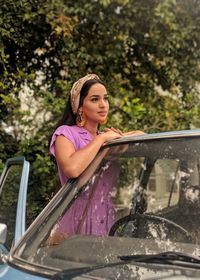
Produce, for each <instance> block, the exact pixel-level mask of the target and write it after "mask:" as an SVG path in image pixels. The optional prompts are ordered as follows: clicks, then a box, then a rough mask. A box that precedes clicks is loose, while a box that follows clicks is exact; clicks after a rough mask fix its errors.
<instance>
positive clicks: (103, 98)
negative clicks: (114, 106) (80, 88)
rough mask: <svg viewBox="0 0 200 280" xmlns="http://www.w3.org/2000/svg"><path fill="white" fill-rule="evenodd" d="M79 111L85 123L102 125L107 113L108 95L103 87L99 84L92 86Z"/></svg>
mask: <svg viewBox="0 0 200 280" xmlns="http://www.w3.org/2000/svg"><path fill="white" fill-rule="evenodd" d="M80 109H81V110H82V111H83V113H84V115H85V118H86V121H87V122H91V123H98V124H99V123H103V122H104V121H105V120H106V118H107V115H108V111H109V102H108V94H107V90H106V88H105V86H104V85H102V84H99V83H96V84H94V85H92V86H91V87H90V89H89V91H88V94H87V96H86V97H85V98H84V100H83V105H82V106H81V107H80Z"/></svg>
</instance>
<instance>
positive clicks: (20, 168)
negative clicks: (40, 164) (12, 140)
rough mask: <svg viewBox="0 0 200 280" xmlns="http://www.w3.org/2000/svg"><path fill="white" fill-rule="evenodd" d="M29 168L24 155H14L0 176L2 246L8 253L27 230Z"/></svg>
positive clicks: (0, 230) (0, 234)
mask: <svg viewBox="0 0 200 280" xmlns="http://www.w3.org/2000/svg"><path fill="white" fill-rule="evenodd" d="M29 169H30V164H29V162H28V161H27V160H25V158H24V157H14V158H11V159H8V160H7V162H6V164H5V167H4V169H3V172H2V174H1V177H0V242H1V244H0V246H1V252H3V253H8V252H9V251H10V249H11V247H12V246H14V245H15V244H16V243H17V242H18V240H19V239H20V238H21V237H22V235H23V234H24V232H25V225H26V197H27V186H28V178H29ZM6 230H7V234H5V232H6ZM5 237H6V240H5Z"/></svg>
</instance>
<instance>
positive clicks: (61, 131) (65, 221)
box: [49, 74, 143, 235]
mask: <svg viewBox="0 0 200 280" xmlns="http://www.w3.org/2000/svg"><path fill="white" fill-rule="evenodd" d="M108 112H109V102H108V93H107V90H106V87H105V85H104V83H103V82H102V81H101V80H100V79H99V77H98V76H97V75H95V74H88V75H86V76H84V77H82V78H81V79H79V80H78V81H76V82H75V83H74V84H73V86H72V89H71V91H70V97H69V103H68V108H67V110H66V112H65V114H64V116H63V119H62V121H61V123H60V125H59V126H58V128H57V129H56V130H55V132H54V134H53V136H52V138H51V142H50V148H49V150H50V153H51V154H52V155H53V156H54V157H55V158H56V162H57V166H58V173H59V178H60V182H61V185H63V184H64V183H66V182H67V180H68V179H69V178H76V177H78V176H79V175H80V174H81V173H82V172H83V171H84V170H85V169H86V167H87V166H88V165H89V164H90V163H91V162H92V160H93V159H94V157H95V156H96V154H97V153H98V151H99V149H100V147H101V146H102V145H103V144H104V143H105V142H106V141H109V140H112V139H116V138H120V137H122V136H123V135H124V133H122V132H121V131H120V130H118V129H114V128H110V129H105V131H104V132H103V133H99V131H98V128H99V125H101V124H105V123H106V119H107V115H108ZM131 133H132V134H133V133H134V134H136V135H140V134H143V132H141V131H135V132H131ZM113 168H115V167H113V166H110V169H109V174H108V176H107V179H109V180H110V184H109V185H112V184H113V182H114V180H115V176H114V174H117V172H115V171H116V170H114V169H113ZM112 170H113V171H112ZM111 174H113V176H111ZM104 175H105V176H104V178H106V174H104ZM111 181H112V184H111ZM96 185H97V186H96V187H95V189H96V190H95V194H92V198H91V194H89V193H83V194H81V196H79V198H78V199H77V201H76V203H75V204H73V207H71V208H70V210H69V211H68V212H67V213H66V215H65V216H64V217H63V218H62V220H61V221H60V222H59V223H58V224H57V225H56V228H54V233H55V232H57V233H58V232H59V233H60V234H61V235H69V234H75V233H82V234H96V235H102V234H106V233H108V231H109V228H110V225H111V224H112V222H113V219H114V215H109V217H111V218H108V219H110V220H109V221H108V220H107V221H106V222H104V223H103V225H102V223H101V222H100V223H99V222H97V224H96V225H95V224H94V223H95V221H102V219H101V218H102V217H105V216H106V215H107V214H108V213H107V212H108V211H109V213H110V212H112V211H113V206H112V202H111V199H110V198H108V199H107V205H106V207H104V208H102V207H101V205H99V202H98V201H99V200H100V198H99V197H98V194H99V191H100V190H101V193H102V188H103V187H102V184H101V182H100V180H98V182H97V183H96ZM103 192H104V195H103V196H104V197H109V195H108V194H109V192H110V190H109V189H106V188H104V191H103ZM89 199H90V200H92V202H93V203H92V202H91V201H90V209H87V217H84V221H83V219H82V220H81V217H80V216H81V215H82V213H83V212H84V210H85V209H86V208H87V205H88V200H89ZM95 209H98V213H97V211H96V210H95ZM107 216H108V215H107ZM82 218H83V217H82ZM80 224H81V226H80ZM99 224H101V229H100V227H99Z"/></svg>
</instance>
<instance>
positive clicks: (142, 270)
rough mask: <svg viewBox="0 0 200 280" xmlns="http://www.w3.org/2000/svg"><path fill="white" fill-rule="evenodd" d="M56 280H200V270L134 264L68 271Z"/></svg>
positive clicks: (56, 277)
mask: <svg viewBox="0 0 200 280" xmlns="http://www.w3.org/2000/svg"><path fill="white" fill-rule="evenodd" d="M54 279H56V280H61V279H63V280H64V279H74V280H86V279H94V280H97V279H98V280H103V279H109V280H112V279H113V280H116V279H117V280H124V279H131V280H134V279H135V280H156V279H165V280H184V279H187V280H192V279H193V280H194V279H200V269H199V270H197V269H192V268H180V267H173V266H169V265H157V264H148V265H136V264H132V263H128V264H124V265H117V266H113V267H104V268H101V269H96V270H92V269H91V271H90V272H88V273H82V272H81V271H76V270H74V271H73V272H72V271H71V272H70V273H68V272H67V271H66V272H65V273H63V274H60V275H57V276H55V278H54Z"/></svg>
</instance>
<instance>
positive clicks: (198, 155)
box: [0, 129, 200, 280]
mask: <svg viewBox="0 0 200 280" xmlns="http://www.w3.org/2000/svg"><path fill="white" fill-rule="evenodd" d="M29 172H30V171H29V163H28V162H27V161H26V160H25V159H24V158H23V157H19V158H14V159H9V160H8V161H7V163H6V166H5V169H4V171H3V173H2V175H1V178H0V184H1V189H0V190H1V193H0V200H1V201H0V243H1V244H0V246H1V247H0V250H1V257H0V260H1V264H0V279H15V280H18V279H20V280H23V279H32V280H39V279H137V280H144V279H145V280H148V279H149V280H150V279H154V280H156V279H175V280H176V279H177V280H178V279H181V280H182V279H200V130H199V129H196V130H187V131H176V132H163V133H157V134H145V135H142V136H126V137H123V138H121V139H117V140H113V141H110V142H109V143H106V144H105V145H104V146H103V147H102V148H101V149H100V151H99V153H98V155H97V156H96V158H95V159H94V160H93V162H92V163H91V164H90V166H89V167H88V168H87V169H86V170H85V171H84V172H83V173H82V174H81V175H80V176H79V177H78V178H76V179H72V180H70V181H68V182H67V183H66V184H65V185H64V186H63V187H62V188H61V189H60V190H59V192H57V194H56V195H55V196H54V198H53V199H52V200H51V201H50V202H49V204H48V205H47V206H46V207H45V209H44V210H43V211H42V212H41V213H40V215H39V216H38V217H37V218H36V219H35V220H34V222H33V223H32V224H31V225H30V226H29V227H28V228H27V229H26V213H27V209H26V193H27V189H28V183H29V180H28V178H29ZM47 184H48V182H47ZM37 187H38V188H39V186H37Z"/></svg>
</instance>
